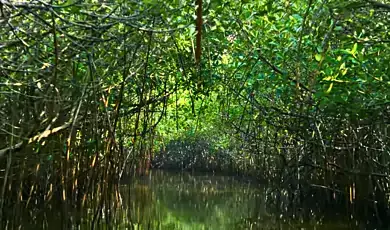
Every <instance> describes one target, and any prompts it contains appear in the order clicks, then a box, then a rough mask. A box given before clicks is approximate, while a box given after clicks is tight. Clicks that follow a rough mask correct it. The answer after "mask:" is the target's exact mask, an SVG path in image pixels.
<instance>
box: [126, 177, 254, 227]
mask: <svg viewBox="0 0 390 230" xmlns="http://www.w3.org/2000/svg"><path fill="white" fill-rule="evenodd" d="M257 192H258V191H257V190H255V189H254V188H253V187H251V186H249V184H243V183H239V182H238V181H235V180H233V179H232V178H231V177H222V176H221V177H220V176H215V177H208V176H193V175H190V174H171V173H168V174H167V173H164V172H160V171H157V172H154V174H153V176H151V177H148V178H142V179H140V180H137V181H135V182H134V183H133V184H132V185H129V186H123V189H121V194H122V198H123V205H126V206H127V207H126V208H128V209H129V213H130V215H131V216H130V217H129V219H132V220H133V221H134V222H137V223H141V222H143V224H144V225H146V224H147V222H148V221H150V220H153V221H160V222H161V223H164V224H165V225H166V226H168V225H172V223H168V222H169V221H168V220H170V221H174V222H176V225H177V224H179V223H180V225H186V224H187V225H193V224H200V225H204V226H214V225H215V226H214V228H219V227H221V228H222V229H223V228H225V227H226V226H227V225H231V224H233V223H234V222H235V221H237V220H239V219H240V218H245V217H248V216H250V215H251V212H252V210H254V208H255V204H254V203H251V199H252V198H253V197H254V196H255V195H256V193H257ZM126 194H129V195H126ZM221 225H222V226H225V227H222V226H221Z"/></svg>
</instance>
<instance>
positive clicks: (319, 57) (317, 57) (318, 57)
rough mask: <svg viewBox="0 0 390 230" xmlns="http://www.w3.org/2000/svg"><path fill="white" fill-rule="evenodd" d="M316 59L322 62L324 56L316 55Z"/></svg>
mask: <svg viewBox="0 0 390 230" xmlns="http://www.w3.org/2000/svg"><path fill="white" fill-rule="evenodd" d="M314 58H315V59H316V61H318V62H319V61H321V58H322V55H321V54H316V55H315V56H314Z"/></svg>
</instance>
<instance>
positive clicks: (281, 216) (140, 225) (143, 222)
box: [4, 170, 359, 229]
mask: <svg viewBox="0 0 390 230" xmlns="http://www.w3.org/2000/svg"><path fill="white" fill-rule="evenodd" d="M106 195H107V196H106V197H105V198H104V200H103V199H101V197H100V198H99V197H97V196H96V194H95V195H91V196H89V198H88V199H87V200H86V201H85V202H84V204H83V205H82V204H81V203H80V204H79V205H76V206H74V205H73V206H71V205H69V206H67V207H66V208H64V205H63V204H60V203H58V204H56V203H55V202H53V203H51V204H47V205H45V208H44V209H43V208H42V209H39V208H37V209H36V210H33V209H30V210H28V211H27V210H23V208H22V207H14V209H15V208H19V210H17V211H15V210H9V213H8V215H7V217H8V220H7V224H6V225H4V226H5V229H61V228H62V229H359V227H358V226H357V225H356V224H354V223H351V221H349V219H348V218H346V217H345V215H343V214H341V213H337V212H336V211H335V209H333V210H328V211H324V212H323V213H318V210H316V208H315V207H316V204H315V202H314V201H313V200H311V202H313V203H312V207H311V208H310V207H306V208H305V209H302V208H296V209H294V211H293V212H291V210H292V209H291V207H290V205H289V202H288V201H289V199H288V197H289V196H288V194H286V192H285V191H283V190H281V191H278V190H273V189H270V188H267V187H262V186H259V185H258V184H257V183H256V182H254V181H250V180H241V179H239V178H236V177H231V176H216V175H208V174H191V173H177V172H167V171H161V170H154V171H152V172H151V173H150V174H149V175H148V176H144V177H138V178H135V179H129V180H123V181H122V183H121V184H120V185H119V186H113V187H112V192H111V193H110V194H106ZM65 212H66V213H65ZM11 213H17V214H18V215H21V214H23V216H21V217H19V218H13V215H12V214H11ZM16 220H17V221H21V222H19V224H15V223H14V222H13V221H16ZM64 223H65V224H64Z"/></svg>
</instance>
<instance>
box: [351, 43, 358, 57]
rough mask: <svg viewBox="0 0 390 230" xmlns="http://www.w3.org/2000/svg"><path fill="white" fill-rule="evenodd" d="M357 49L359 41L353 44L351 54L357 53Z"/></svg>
mask: <svg viewBox="0 0 390 230" xmlns="http://www.w3.org/2000/svg"><path fill="white" fill-rule="evenodd" d="M356 50H357V43H355V44H354V45H353V47H352V50H351V54H352V55H355V53H356Z"/></svg>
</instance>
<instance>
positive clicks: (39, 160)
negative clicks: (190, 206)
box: [0, 0, 390, 226]
mask: <svg viewBox="0 0 390 230" xmlns="http://www.w3.org/2000/svg"><path fill="white" fill-rule="evenodd" d="M195 12H196V5H195V2H186V1H181V0H173V1H164V2H160V1H155V0H144V1H106V2H105V1H95V0H88V1H77V0H66V1H53V0H52V1H41V0H37V1H1V3H0V27H1V28H4V29H2V30H1V31H0V166H1V169H2V170H1V171H0V177H1V178H2V180H1V182H2V183H1V184H0V186H1V188H0V192H1V193H0V198H1V203H0V219H2V220H3V219H4V218H3V217H4V216H5V217H6V218H9V216H10V215H11V216H14V217H13V218H14V220H16V219H15V218H16V217H15V216H18V215H17V214H18V213H19V211H20V210H21V209H22V207H25V208H31V209H33V208H37V206H39V205H45V204H47V203H48V202H49V201H50V200H51V199H52V197H53V196H58V197H61V199H62V202H63V203H64V204H74V203H77V204H79V205H81V206H82V205H83V204H84V202H85V200H86V199H90V198H91V199H92V198H93V199H99V200H101V202H102V205H103V203H104V202H109V201H107V200H106V199H105V198H106V197H107V196H108V195H107V194H108V193H109V192H110V191H112V190H115V189H116V188H117V185H116V183H115V182H117V181H119V179H120V177H121V176H122V174H131V172H133V171H132V170H133V169H134V170H136V171H137V172H138V173H140V174H144V173H147V171H148V169H149V165H150V161H152V162H153V164H154V165H158V166H159V167H170V168H172V167H176V168H180V169H192V170H196V169H197V168H198V169H202V170H221V171H231V172H236V173H241V174H250V175H252V176H255V177H257V178H258V179H261V180H262V181H267V182H269V183H272V184H274V185H277V186H280V187H284V188H288V191H289V193H291V194H292V195H291V201H292V202H296V203H299V202H301V201H302V196H305V195H307V194H311V193H312V190H313V189H317V190H318V194H322V195H324V197H326V199H327V200H328V201H329V202H333V201H334V202H339V203H344V204H347V205H344V207H345V206H347V207H348V209H350V210H352V211H353V213H354V215H353V216H354V218H355V217H356V216H357V217H361V218H363V219H365V218H366V219H367V224H371V223H372V222H375V223H377V224H379V225H382V226H386V224H389V223H388V221H387V220H388V219H389V216H390V209H389V203H390V197H389V191H390V186H389V179H390V178H389V165H390V147H389V141H390V138H389V135H390V134H389V131H390V99H389V96H390V94H389V92H390V79H389V78H390V45H389V44H390V28H389V25H390V19H389V18H390V3H389V2H388V1H372V0H370V1H363V0H356V1H344V0H342V1H333V0H330V1H328V0H308V1H303V0H278V1H267V0H264V1H255V0H253V1H252V0H242V1H231V0H218V1H204V2H203V32H202V47H201V49H202V58H201V61H200V62H199V63H195V60H194V59H195V58H194V55H195V54H194V50H195V49H196V48H197V47H195V45H194V44H195V35H196V31H195V28H196V27H195V24H194V18H195V17H196V15H195ZM189 150H190V151H189ZM108 181H112V182H113V183H106V182H108ZM299 194H300V195H299ZM106 205H107V206H111V204H106ZM14 206H17V207H18V208H15V209H13V210H14V211H13V212H12V214H11V213H10V212H8V216H7V213H6V212H4V210H6V209H7V208H9V207H14ZM372 214H373V215H372ZM368 216H370V217H368ZM371 216H374V218H371Z"/></svg>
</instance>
